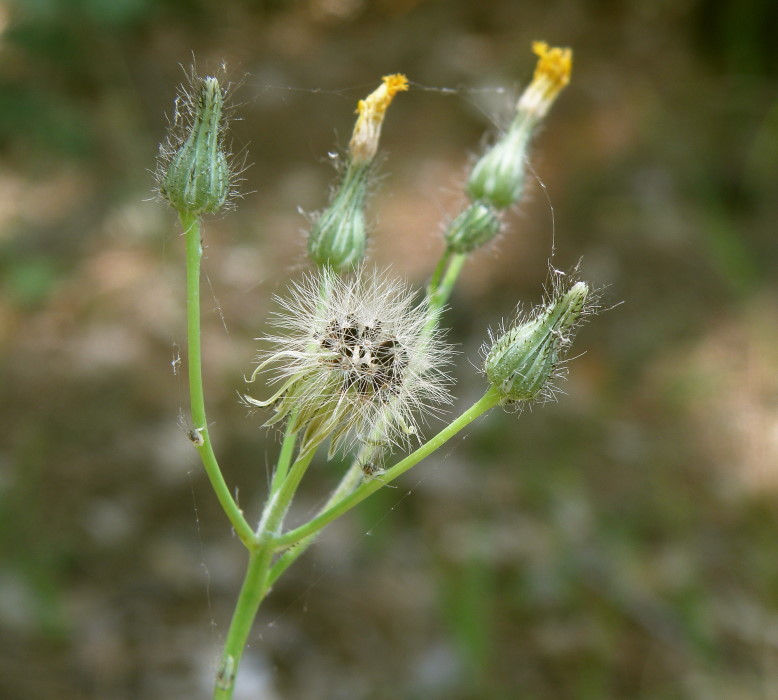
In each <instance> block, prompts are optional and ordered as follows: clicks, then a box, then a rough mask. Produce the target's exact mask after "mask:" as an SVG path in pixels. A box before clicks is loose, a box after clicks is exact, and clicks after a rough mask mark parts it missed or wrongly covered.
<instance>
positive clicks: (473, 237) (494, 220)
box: [446, 202, 500, 253]
mask: <svg viewBox="0 0 778 700" xmlns="http://www.w3.org/2000/svg"><path fill="white" fill-rule="evenodd" d="M499 231H500V219H499V218H498V216H497V213H496V212H495V211H494V209H493V208H492V207H490V206H489V205H488V204H485V203H484V202H474V203H473V204H471V205H470V206H469V207H467V209H465V210H464V211H463V212H462V213H461V214H460V215H459V216H458V217H457V218H456V219H454V220H453V221H452V222H451V225H450V226H449V227H448V230H447V231H446V244H447V245H448V247H449V249H450V250H453V251H454V252H455V253H469V252H470V251H472V250H475V249H476V248H478V247H479V246H482V245H485V244H486V243H488V242H489V241H491V240H492V238H494V237H495V236H496V235H497V234H498V233H499Z"/></svg>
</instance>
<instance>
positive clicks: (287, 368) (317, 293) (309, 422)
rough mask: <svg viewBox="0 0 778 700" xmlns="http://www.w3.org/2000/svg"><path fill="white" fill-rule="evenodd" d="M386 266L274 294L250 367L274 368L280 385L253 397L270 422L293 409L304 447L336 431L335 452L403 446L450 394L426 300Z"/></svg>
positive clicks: (326, 273) (318, 278)
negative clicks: (359, 446) (367, 445)
mask: <svg viewBox="0 0 778 700" xmlns="http://www.w3.org/2000/svg"><path fill="white" fill-rule="evenodd" d="M414 299H415V292H414V290H413V289H411V288H410V287H408V286H406V285H405V284H404V283H402V282H398V281H397V280H395V279H393V278H391V277H389V276H388V275H387V274H386V273H385V272H383V273H382V272H379V271H376V270H366V269H365V268H364V267H361V268H359V269H357V271H356V272H355V273H354V274H353V275H351V276H348V277H345V278H341V277H339V276H338V275H337V274H335V273H334V272H333V271H332V270H330V269H328V268H322V269H321V270H320V271H317V272H315V273H311V274H309V275H307V276H306V277H304V278H303V280H302V281H301V282H298V283H296V284H294V285H293V286H292V287H291V290H290V294H289V296H288V297H287V298H277V301H278V303H279V305H280V306H281V311H279V312H277V313H275V314H274V325H275V327H276V328H277V329H278V330H279V332H278V334H276V335H268V336H265V337H263V338H259V339H258V340H260V341H262V342H263V343H264V344H266V345H268V346H269V349H267V350H263V351H262V352H261V353H260V355H259V357H258V361H259V363H258V365H257V367H256V369H255V370H254V372H253V373H252V375H251V380H252V381H254V380H255V379H256V378H257V377H258V376H259V375H260V374H265V373H267V374H269V376H270V383H271V385H276V386H277V389H276V391H275V393H274V394H273V395H272V396H271V397H270V398H268V399H267V400H264V401H260V400H257V399H255V398H252V397H250V396H246V397H245V400H246V402H247V403H248V404H250V405H253V406H260V407H269V406H273V407H274V409H275V413H274V415H273V416H272V417H271V418H270V419H269V420H268V421H267V424H268V425H272V424H274V423H277V422H278V421H280V420H282V419H284V418H285V417H287V416H289V417H290V420H291V421H292V423H291V430H293V431H298V430H302V429H304V430H305V433H304V436H303V445H302V447H301V450H303V451H304V450H305V449H309V448H313V447H315V446H316V445H318V444H319V443H321V442H322V441H323V440H325V439H327V438H330V450H329V453H330V455H332V454H333V453H334V452H335V451H337V450H338V449H341V448H342V449H343V450H348V449H350V448H351V447H353V446H354V444H355V443H357V442H360V441H362V442H364V441H367V440H370V441H371V442H375V443H378V444H381V445H399V446H406V445H407V444H408V443H409V441H410V439H411V437H412V436H414V435H415V434H416V432H417V425H418V420H419V417H424V416H426V415H429V414H430V413H436V412H438V411H439V410H440V406H441V405H442V404H446V403H448V402H449V401H450V398H449V394H448V390H447V385H448V384H449V383H450V379H449V376H448V374H447V372H446V367H447V365H448V364H449V362H450V357H451V354H452V351H451V348H450V347H449V346H448V345H447V344H446V343H444V342H443V341H442V338H441V334H440V331H439V330H437V328H436V327H435V324H434V323H431V322H430V314H429V310H428V306H427V303H426V301H422V302H420V303H415V301H414Z"/></svg>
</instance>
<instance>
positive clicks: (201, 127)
mask: <svg viewBox="0 0 778 700" xmlns="http://www.w3.org/2000/svg"><path fill="white" fill-rule="evenodd" d="M198 83H199V85H198V87H199V92H198V95H197V98H196V101H195V100H194V99H193V100H191V103H190V102H189V101H188V100H185V108H188V109H190V110H191V114H186V113H184V114H183V117H184V119H187V120H189V121H190V128H189V131H188V134H187V135H186V137H185V139H183V138H182V139H181V140H182V141H183V142H182V143H181V144H180V147H178V148H176V146H175V145H171V146H169V148H170V149H171V150H173V152H172V154H168V155H167V157H168V158H169V162H167V168H166V169H164V166H163V167H162V169H163V172H162V173H161V174H160V184H159V191H160V194H161V195H162V196H163V197H164V198H165V199H166V200H167V201H168V202H169V203H170V204H171V206H173V207H174V208H175V209H176V210H177V211H178V212H179V214H182V213H186V214H190V215H199V214H203V213H205V212H210V213H213V212H217V211H218V210H219V209H221V207H222V205H223V204H224V202H225V200H226V199H227V195H228V194H229V190H230V179H231V173H230V167H229V164H228V162H227V156H226V155H225V153H224V149H223V125H222V123H221V122H222V109H223V107H224V95H223V93H222V88H221V87H220V85H219V81H218V80H217V79H216V78H204V79H202V80H198ZM176 145H177V144H176ZM165 155H166V154H165V153H164V151H163V157H165Z"/></svg>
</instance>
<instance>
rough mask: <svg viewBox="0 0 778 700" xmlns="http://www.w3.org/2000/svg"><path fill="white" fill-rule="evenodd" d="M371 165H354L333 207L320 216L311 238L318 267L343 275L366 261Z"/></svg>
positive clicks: (349, 168) (350, 167)
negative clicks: (367, 210)
mask: <svg viewBox="0 0 778 700" xmlns="http://www.w3.org/2000/svg"><path fill="white" fill-rule="evenodd" d="M368 169H369V164H362V165H357V164H354V163H351V164H350V165H349V166H348V169H347V170H346V174H345V176H344V178H343V182H342V183H341V185H340V187H339V189H338V191H337V192H336V194H335V197H334V198H333V200H332V202H331V203H330V205H329V206H328V207H327V208H326V209H325V210H324V211H323V212H322V213H321V214H319V216H318V218H317V219H316V221H315V223H314V225H313V228H312V229H311V233H310V236H309V238H308V253H309V255H310V256H311V260H313V261H314V262H315V263H316V264H317V265H320V266H328V267H331V268H333V269H335V270H338V271H344V270H346V269H348V268H350V267H353V266H355V265H357V264H358V263H360V262H361V261H362V259H363V258H364V257H365V245H366V242H367V225H366V223H365V194H366V191H367V174H368Z"/></svg>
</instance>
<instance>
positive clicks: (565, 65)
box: [516, 41, 573, 119]
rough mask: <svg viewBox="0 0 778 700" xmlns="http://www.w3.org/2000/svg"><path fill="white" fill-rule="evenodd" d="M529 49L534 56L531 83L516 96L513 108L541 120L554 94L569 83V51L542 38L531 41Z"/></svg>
mask: <svg viewBox="0 0 778 700" xmlns="http://www.w3.org/2000/svg"><path fill="white" fill-rule="evenodd" d="M532 50H533V51H534V52H535V54H536V55H537V56H538V65H537V67H536V68H535V75H534V76H533V78H532V82H531V83H530V84H529V86H528V87H527V89H526V90H525V91H524V93H523V94H522V96H521V97H520V98H519V102H518V104H517V106H516V108H517V109H518V111H519V112H524V113H525V114H529V115H531V116H532V117H534V118H536V119H542V118H543V117H544V116H545V114H546V112H548V110H549V108H550V107H551V105H552V104H554V100H556V97H557V95H558V94H559V93H560V92H562V89H563V88H564V87H565V85H567V84H568V83H569V82H570V72H571V71H572V68H573V51H572V49H561V48H551V47H549V45H548V44H547V43H546V42H544V41H536V42H533V44H532Z"/></svg>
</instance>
